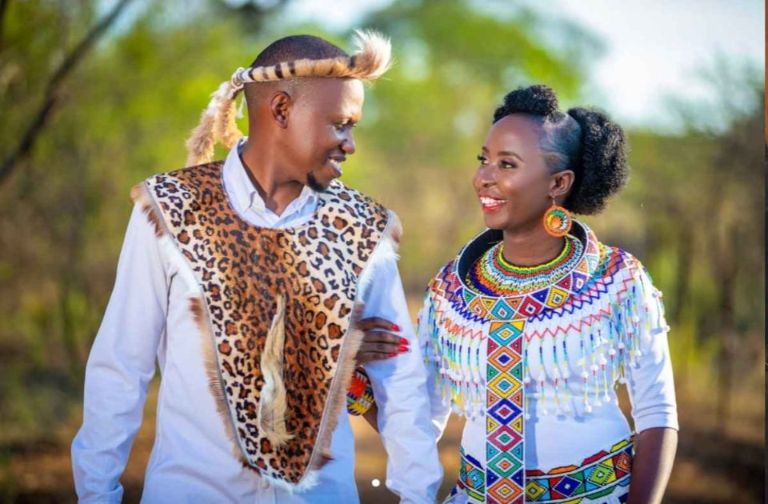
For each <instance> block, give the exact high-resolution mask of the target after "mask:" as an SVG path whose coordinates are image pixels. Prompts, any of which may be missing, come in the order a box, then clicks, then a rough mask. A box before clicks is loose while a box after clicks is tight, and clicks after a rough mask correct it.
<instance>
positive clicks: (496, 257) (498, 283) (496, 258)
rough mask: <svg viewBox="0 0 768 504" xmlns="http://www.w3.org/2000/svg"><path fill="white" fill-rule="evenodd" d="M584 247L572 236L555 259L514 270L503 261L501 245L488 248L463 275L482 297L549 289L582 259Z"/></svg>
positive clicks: (566, 239)
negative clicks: (465, 274)
mask: <svg viewBox="0 0 768 504" xmlns="http://www.w3.org/2000/svg"><path fill="white" fill-rule="evenodd" d="M583 248H584V245H583V244H582V243H581V240H579V239H578V238H576V237H575V236H572V235H567V236H566V237H565V246H564V247H563V250H562V251H561V252H560V254H558V256H557V257H555V258H554V259H552V260H551V261H549V262H547V263H545V264H540V265H537V266H516V265H514V264H511V263H509V262H508V261H507V260H506V259H504V254H503V252H504V242H499V243H497V244H496V245H494V246H493V247H491V248H489V249H488V250H487V251H485V253H484V254H483V255H482V256H481V257H480V258H478V260H477V261H475V264H474V265H473V266H472V267H471V268H470V269H469V271H468V272H467V278H466V280H467V284H468V285H471V286H472V287H474V288H475V289H477V290H478V291H479V292H481V293H482V294H486V295H492V296H505V295H513V294H521V293H525V292H530V291H533V290H538V289H542V288H544V287H547V286H548V285H552V284H554V283H556V282H557V281H559V280H561V279H562V278H563V277H564V276H565V275H567V274H568V273H569V272H570V271H571V270H572V269H573V268H574V266H576V263H578V261H579V259H581V256H582V250H583Z"/></svg>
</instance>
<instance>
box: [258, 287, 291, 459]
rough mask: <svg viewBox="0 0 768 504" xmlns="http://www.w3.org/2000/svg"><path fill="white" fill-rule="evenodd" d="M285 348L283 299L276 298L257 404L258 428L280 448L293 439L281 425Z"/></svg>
mask: <svg viewBox="0 0 768 504" xmlns="http://www.w3.org/2000/svg"><path fill="white" fill-rule="evenodd" d="M284 345H285V297H284V296H278V298H277V312H276V313H275V317H274V318H273V319H272V326H271V327H270V328H269V333H267V341H266V343H265V344H264V351H263V352H262V353H261V373H262V375H263V377H264V386H263V387H262V388H261V400H260V401H259V429H260V430H261V432H262V434H264V435H265V436H266V437H267V439H269V441H270V442H271V443H272V444H273V445H275V446H281V445H283V444H285V443H286V441H288V440H289V439H292V438H293V436H292V435H291V434H289V433H288V431H287V430H286V426H285V411H286V407H287V406H286V396H285V384H284V383H283V347H284Z"/></svg>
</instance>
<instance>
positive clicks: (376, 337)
mask: <svg viewBox="0 0 768 504" xmlns="http://www.w3.org/2000/svg"><path fill="white" fill-rule="evenodd" d="M357 327H358V328H359V329H360V330H362V331H363V333H364V336H363V342H362V344H361V345H360V349H359V350H358V351H357V357H356V358H355V360H356V361H357V365H358V366H361V365H363V364H367V363H368V362H371V361H377V360H384V359H389V358H392V357H394V356H396V355H398V354H401V353H404V352H408V351H409V346H408V340H407V339H405V338H403V337H402V336H400V327H399V326H398V325H397V324H393V323H392V322H389V321H388V320H384V319H382V318H379V317H370V318H367V319H362V320H360V321H359V322H357Z"/></svg>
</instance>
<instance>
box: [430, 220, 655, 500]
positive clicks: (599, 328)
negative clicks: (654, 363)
mask: <svg viewBox="0 0 768 504" xmlns="http://www.w3.org/2000/svg"><path fill="white" fill-rule="evenodd" d="M571 233H572V234H573V236H574V237H575V239H577V240H578V241H579V243H580V245H581V246H580V247H579V246H578V245H575V244H571V247H570V249H569V247H566V249H565V250H564V253H563V254H561V256H562V257H559V258H558V260H556V261H555V262H554V263H553V264H551V265H549V266H550V268H549V269H547V267H544V268H542V269H543V270H544V271H545V272H546V273H547V275H546V277H547V278H549V279H550V280H551V283H546V282H545V284H542V283H541V282H540V281H537V280H536V279H535V278H534V281H532V282H529V283H528V284H526V287H527V290H526V289H514V288H513V289H508V288H505V286H503V285H502V286H501V288H497V287H496V286H494V285H492V284H493V282H492V281H491V282H489V281H488V278H492V276H491V277H489V276H488V275H482V274H478V272H477V270H476V269H475V270H473V268H477V267H478V266H477V263H478V259H479V258H481V257H483V256H484V254H488V253H491V252H489V249H493V247H495V246H496V245H497V244H498V243H499V242H500V241H501V233H500V232H499V231H494V230H487V231H485V232H483V233H481V234H480V235H478V236H477V237H476V238H474V239H473V240H471V241H470V242H469V243H468V244H467V245H466V246H465V247H464V248H463V249H462V250H461V251H460V253H459V254H458V256H457V257H456V258H455V259H454V260H452V261H450V262H449V263H448V264H447V265H446V266H444V267H443V268H442V269H441V270H440V272H439V273H438V274H437V275H436V276H435V277H434V278H433V280H432V281H431V282H430V285H429V287H428V289H427V294H426V301H425V309H424V310H423V311H422V313H421V314H420V320H421V322H420V323H421V324H422V325H425V326H426V327H427V328H429V329H428V332H429V341H427V342H426V346H425V359H426V361H427V363H428V365H430V366H433V367H434V369H435V371H436V372H435V375H436V376H437V380H438V387H439V388H440V390H442V396H443V400H444V401H450V403H451V405H452V408H453V410H454V412H457V413H459V414H462V415H464V416H466V417H468V418H471V419H477V418H484V419H485V424H486V446H485V455H486V464H485V467H483V468H482V470H481V472H477V471H476V472H474V473H473V474H474V478H473V481H475V482H476V483H478V485H477V486H475V487H474V489H473V490H472V492H473V493H469V492H468V493H467V495H468V496H469V497H470V500H471V501H472V502H475V501H477V502H486V501H487V502H503V503H507V502H524V500H525V492H526V488H525V487H526V483H525V478H526V473H525V460H524V454H525V434H524V425H525V420H526V419H527V418H528V413H529V412H528V401H527V399H526V394H527V393H529V392H530V390H529V389H533V388H534V387H535V388H536V394H537V395H536V397H537V398H538V406H537V407H538V408H539V409H540V411H539V413H540V414H541V413H543V414H546V410H547V408H551V409H553V410H555V411H556V412H557V413H558V414H568V413H572V412H570V411H568V405H569V404H570V403H571V401H572V400H574V399H575V398H572V397H568V396H567V394H568V381H569V380H574V379H576V380H581V381H583V383H584V387H583V388H584V396H583V397H581V398H578V400H579V401H581V402H582V404H583V411H586V412H589V411H591V407H592V405H593V404H598V403H600V402H601V401H603V400H607V398H608V390H609V388H610V387H612V386H613V384H614V382H615V381H617V380H618V381H619V382H620V381H622V377H623V374H624V367H625V366H626V365H634V364H635V362H636V359H637V358H638V357H639V356H640V345H639V337H640V334H641V325H644V326H645V328H646V329H648V328H650V327H651V326H654V321H651V320H650V317H649V316H648V314H647V313H643V309H642V308H641V306H640V305H639V304H638V303H637V302H636V301H637V299H638V297H640V296H641V295H643V292H641V291H642V289H644V288H652V287H650V286H649V284H644V283H643V282H642V281H641V280H640V274H641V272H642V271H643V270H642V265H641V264H640V263H639V261H637V259H635V258H634V257H632V256H631V255H629V254H628V253H626V252H624V251H623V250H621V249H619V248H614V247H607V246H605V245H603V244H602V243H600V242H599V241H598V240H597V238H596V237H595V235H594V233H593V232H592V231H591V230H590V229H589V228H588V227H587V226H586V225H584V224H582V223H579V222H574V226H573V229H572V231H571ZM577 249H578V253H576V251H577ZM569 250H570V252H569ZM545 266H547V265H545ZM538 278H541V277H540V276H539V277H538ZM654 296H656V293H654ZM646 311H647V310H646ZM659 313H660V312H659ZM659 322H660V321H656V324H655V326H654V327H657V326H659V325H660V323H659ZM650 332H651V331H650V330H649V329H648V330H647V331H646V333H650ZM574 333H576V334H577V335H578V336H579V337H580V338H581V344H580V348H581V352H582V354H581V356H580V359H579V361H578V362H579V366H580V369H581V372H580V375H578V376H572V373H571V371H570V370H569V367H568V364H567V363H568V356H567V348H566V345H565V336H566V335H567V334H574ZM544 348H547V349H548V351H551V353H552V355H554V365H552V366H549V367H546V366H544V365H543V362H542V365H541V366H539V367H538V368H537V370H536V372H533V373H532V372H531V367H530V366H529V363H530V362H531V361H532V360H533V359H536V360H537V361H538V360H539V359H542V353H543V350H544ZM481 352H482V353H484V355H482V357H484V368H483V367H482V366H483V359H481ZM470 466H472V464H470V465H469V466H467V467H470ZM472 467H475V469H477V467H476V466H472ZM480 483H481V484H480ZM479 489H482V492H480V490H479Z"/></svg>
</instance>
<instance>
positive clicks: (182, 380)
mask: <svg viewBox="0 0 768 504" xmlns="http://www.w3.org/2000/svg"><path fill="white" fill-rule="evenodd" d="M223 180H224V187H225V190H226V193H227V197H228V198H229V200H230V202H231V204H232V206H233V208H234V209H235V211H237V212H238V213H239V214H240V215H241V216H242V217H243V218H244V219H245V220H246V221H248V222H250V223H251V224H254V225H257V226H262V227H272V228H284V227H292V226H297V225H301V224H302V223H304V222H306V221H307V220H309V219H311V218H312V216H313V215H314V213H315V210H316V208H317V203H318V198H317V194H316V193H315V192H314V191H313V190H311V189H310V188H308V187H305V188H304V190H303V191H302V193H301V194H300V196H299V197H298V198H296V199H295V200H294V201H292V202H291V203H290V204H289V206H288V207H287V208H286V210H285V211H284V212H283V213H282V214H281V215H279V216H278V215H276V214H274V213H273V212H271V211H270V210H269V209H268V208H266V206H265V205H264V201H263V199H262V198H261V197H260V195H259V193H258V191H257V190H256V188H255V187H254V186H253V184H252V183H251V181H250V179H249V177H248V175H247V173H246V172H245V167H244V166H243V164H242V162H241V160H240V157H239V155H238V147H235V148H234V149H232V151H231V152H230V153H229V155H228V156H227V159H226V161H225V164H224V168H223ZM369 261H370V262H369V264H368V266H367V267H366V269H365V270H364V272H363V274H362V278H361V279H360V285H361V286H363V287H362V289H361V292H359V293H358V299H359V300H361V301H362V302H363V303H364V304H365V311H364V314H363V316H364V317H369V316H378V317H382V318H384V319H387V320H390V321H392V322H394V323H396V324H397V325H399V326H400V327H401V328H402V336H403V337H405V338H407V339H408V340H410V341H411V344H410V345H409V346H410V348H411V349H412V350H411V351H410V352H407V353H403V354H399V355H397V356H396V357H394V358H391V359H388V360H386V361H379V362H374V363H369V364H368V365H366V371H367V372H368V375H369V377H370V379H371V382H372V384H373V389H374V393H375V396H376V403H377V405H378V407H379V417H378V421H379V430H380V433H381V437H382V442H383V444H384V447H385V449H386V451H387V455H388V461H387V479H386V484H387V487H388V488H390V489H391V490H392V491H394V492H396V493H398V494H399V495H400V497H401V499H402V501H403V502H419V503H421V502H433V501H434V499H435V494H436V492H437V489H438V486H439V485H440V481H441V479H442V468H441V467H440V464H439V461H438V456H437V447H436V444H435V437H434V434H433V431H432V427H431V424H430V406H429V399H428V396H427V391H426V372H425V369H424V366H423V364H422V358H421V354H420V352H419V345H418V344H417V342H416V341H415V339H414V338H415V336H414V332H413V329H412V325H411V321H410V318H409V314H408V308H407V305H406V301H405V295H404V293H403V288H402V283H401V280H400V275H399V272H398V269H397V254H396V251H395V250H394V247H393V246H392V245H391V244H390V243H389V242H387V241H384V242H383V243H382V244H381V245H380V246H379V247H377V249H376V251H375V252H374V254H373V255H372V257H371V258H370V260H369ZM199 289H200V287H199V286H198V284H197V282H196V280H195V278H194V276H193V273H192V271H191V269H190V268H189V266H188V265H187V263H186V262H185V260H184V258H183V256H182V255H181V254H180V252H179V251H178V249H177V248H176V246H175V244H174V243H173V242H172V241H171V239H170V238H169V237H167V236H162V237H159V238H158V237H157V236H156V235H155V232H154V227H153V226H152V224H150V223H149V221H148V220H147V216H146V215H145V214H144V213H143V211H142V210H141V208H139V207H138V206H134V209H133V213H132V215H131V218H130V221H129V224H128V229H127V231H126V236H125V241H124V244H123V249H122V251H121V253H120V259H119V262H118V267H117V276H116V279H115V286H114V290H113V292H112V296H111V298H110V301H109V304H108V306H107V310H106V312H105V314H104V319H103V321H102V324H101V327H100V329H99V332H98V334H97V336H96V339H95V341H94V344H93V347H92V349H91V354H90V357H89V359H88V364H87V367H86V376H85V400H84V415H83V416H84V418H83V425H82V427H81V429H80V431H79V432H78V433H77V436H76V437H75V439H74V440H73V442H72V464H73V469H74V476H75V487H76V490H77V494H78V497H79V499H80V502H120V500H121V498H122V494H123V489H122V486H121V485H120V482H119V478H120V476H121V474H122V472H123V470H124V468H125V464H126V462H127V460H128V454H129V452H130V448H131V444H132V442H133V439H134V437H135V435H136V432H137V431H138V429H139V427H140V425H141V419H142V411H143V407H144V401H145V398H146V393H147V386H148V384H149V382H150V380H151V379H152V377H153V375H154V372H155V363H156V362H157V364H158V366H159V370H160V374H161V378H162V379H161V381H160V389H159V395H158V404H157V420H156V433H155V442H154V446H153V448H152V454H151V456H150V460H149V463H148V466H147V470H146V476H145V481H144V491H143V496H142V501H143V502H149V503H154V502H174V503H177V502H196V503H197V502H200V503H204V502H254V503H272V502H279V503H323V502H333V503H334V504H341V503H347V502H357V501H358V500H359V498H358V494H357V488H356V485H355V477H354V438H353V435H352V430H351V427H350V423H349V418H348V416H347V412H346V410H344V411H342V413H341V415H340V418H339V422H338V425H337V427H336V430H335V431H334V433H333V438H332V445H331V450H332V454H333V460H332V461H331V462H329V463H328V464H327V465H326V466H324V467H323V468H322V469H321V470H320V475H319V476H320V477H319V483H318V484H317V485H316V486H315V487H313V488H311V489H310V490H308V491H306V492H303V493H293V494H291V493H288V492H286V491H285V490H281V489H279V488H276V487H274V486H271V485H269V484H268V483H267V482H265V481H264V480H262V479H260V478H259V477H258V474H257V473H256V472H254V471H252V470H250V469H247V468H244V467H243V466H242V465H241V463H240V462H239V460H238V458H236V457H235V455H234V452H233V444H232V442H231V441H230V439H229V438H228V436H227V434H226V431H225V427H224V424H223V420H222V417H221V416H220V415H219V413H218V412H217V410H216V403H215V401H214V398H213V397H212V396H211V394H210V392H209V387H208V377H207V375H206V372H205V365H204V358H203V351H202V349H203V347H202V339H201V336H200V333H199V331H198V329H197V325H196V323H195V321H194V319H193V315H192V312H191V310H190V298H192V297H194V296H195V295H197V294H198V293H199Z"/></svg>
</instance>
